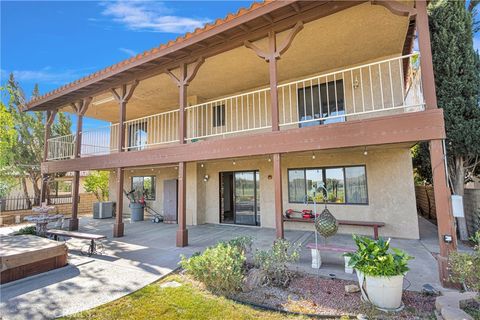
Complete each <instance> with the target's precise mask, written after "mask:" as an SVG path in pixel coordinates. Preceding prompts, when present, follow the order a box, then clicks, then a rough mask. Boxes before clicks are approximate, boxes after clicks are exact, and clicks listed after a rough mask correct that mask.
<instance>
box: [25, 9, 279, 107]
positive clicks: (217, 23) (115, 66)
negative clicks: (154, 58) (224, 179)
mask: <svg viewBox="0 0 480 320" xmlns="http://www.w3.org/2000/svg"><path fill="white" fill-rule="evenodd" d="M272 1H276V0H264V1H261V2H254V3H252V5H251V6H250V7H249V8H240V9H239V10H238V11H237V12H236V13H235V14H233V13H229V14H228V15H227V16H226V17H225V18H224V19H217V20H215V23H213V24H211V23H207V24H205V25H204V26H203V27H202V28H196V29H195V30H194V31H193V33H192V32H187V33H186V34H185V35H183V36H179V37H177V38H176V39H175V40H170V41H168V42H167V43H166V44H161V45H159V46H158V47H155V48H152V49H150V50H147V51H144V52H143V53H139V54H137V55H136V56H134V57H131V58H129V59H125V60H122V61H120V62H118V63H116V64H113V65H111V66H108V67H106V68H104V69H102V70H99V71H97V72H94V73H92V74H89V75H87V76H85V77H83V78H80V79H77V80H75V81H72V82H70V83H68V84H66V85H63V86H61V87H58V88H56V89H54V90H53V91H50V92H47V93H46V94H44V95H42V96H39V97H37V98H34V99H32V100H30V101H29V102H28V103H27V106H28V108H30V107H31V106H32V105H33V104H34V103H35V104H37V103H39V102H42V101H43V100H46V99H48V98H49V97H50V96H52V95H54V94H57V93H60V92H62V91H64V90H66V89H68V88H71V87H73V86H75V85H79V84H81V83H83V82H85V81H87V80H92V79H94V78H96V77H99V76H100V75H104V74H105V73H107V72H112V71H114V70H116V69H118V68H119V67H124V66H127V65H129V64H132V63H134V62H136V61H138V60H140V59H142V58H144V57H148V56H150V55H152V54H154V53H158V52H159V51H160V50H164V49H167V48H169V47H171V46H173V45H175V44H178V43H181V42H183V41H185V40H187V39H190V38H192V37H194V36H197V35H199V34H201V33H203V32H205V31H208V30H211V29H214V28H216V27H219V26H220V25H222V24H224V23H226V22H229V21H231V20H233V19H236V18H238V17H241V16H243V15H245V14H247V13H249V12H252V11H254V10H256V9H258V8H261V7H263V6H265V5H267V4H268V3H270V2H272ZM277 1H279V0H277ZM280 1H281V0H280Z"/></svg>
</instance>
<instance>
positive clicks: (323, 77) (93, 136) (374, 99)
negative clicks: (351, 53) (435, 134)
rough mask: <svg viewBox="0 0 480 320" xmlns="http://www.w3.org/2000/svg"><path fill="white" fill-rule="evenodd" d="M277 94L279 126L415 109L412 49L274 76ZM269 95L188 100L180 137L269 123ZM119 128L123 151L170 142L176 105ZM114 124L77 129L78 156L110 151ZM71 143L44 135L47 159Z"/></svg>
mask: <svg viewBox="0 0 480 320" xmlns="http://www.w3.org/2000/svg"><path fill="white" fill-rule="evenodd" d="M277 95H278V111H279V125H280V129H281V130H288V129H292V128H302V127H310V126H318V125H329V124H334V123H338V122H348V121H352V120H362V119H367V118H371V117H378V116H387V115H392V114H398V113H403V112H416V111H422V110H423V109H424V99H423V93H422V87H421V70H420V65H419V54H418V53H413V54H410V55H405V56H401V57H396V58H391V59H386V60H382V61H376V62H372V63H366V64H363V65H359V66H354V67H351V68H345V69H341V70H335V71H332V72H328V73H324V74H319V75H315V76H311V77H306V78H302V79H295V80H293V81H290V82H287V83H281V84H279V85H278V86H277ZM270 97H271V93H270V88H258V89H256V90H252V91H248V92H243V93H239V94H235V95H232V96H227V97H222V98H219V99H215V100H212V101H207V102H203V103H199V104H195V105H191V106H189V107H187V108H186V110H185V124H186V140H187V141H186V142H188V143H195V142H197V141H201V140H207V139H215V138H217V139H218V138H226V137H228V136H233V135H245V134H252V133H256V132H262V131H270V130H271V126H272V124H271V119H272V114H271V101H270ZM127 108H128V107H127ZM124 128H125V136H126V141H125V146H126V147H125V150H124V151H136V150H142V149H148V148H159V147H162V146H165V145H168V144H175V143H178V142H179V132H178V131H179V110H178V109H174V110H170V111H167V112H163V113H158V114H154V115H149V116H146V117H143V118H138V119H133V120H128V121H126V122H125V123H124ZM118 130H119V126H118V124H112V125H111V126H107V127H103V128H97V129H94V130H89V131H84V132H82V133H81V134H82V145H81V154H80V157H89V156H97V155H105V154H110V153H114V152H117V151H118V150H117V149H116V148H117V145H118ZM74 146H75V135H67V136H61V137H53V138H51V139H49V140H48V158H47V160H50V161H53V160H64V159H71V158H73V157H74V149H75V147H74Z"/></svg>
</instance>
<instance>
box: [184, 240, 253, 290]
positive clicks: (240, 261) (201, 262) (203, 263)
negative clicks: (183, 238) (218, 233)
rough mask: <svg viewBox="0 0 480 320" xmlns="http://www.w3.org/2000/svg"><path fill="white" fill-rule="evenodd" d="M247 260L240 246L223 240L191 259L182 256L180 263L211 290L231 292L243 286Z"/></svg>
mask: <svg viewBox="0 0 480 320" xmlns="http://www.w3.org/2000/svg"><path fill="white" fill-rule="evenodd" d="M245 261H246V258H245V254H244V252H243V251H242V249H241V248H240V247H239V246H237V245H232V244H229V243H225V242H221V243H219V244H217V245H216V246H214V247H210V248H207V249H206V250H205V251H204V252H203V253H201V254H198V255H193V256H192V257H191V258H190V259H187V258H186V257H185V256H182V260H181V261H180V265H181V266H182V268H183V269H185V271H186V272H187V273H188V274H190V275H192V276H193V278H194V279H196V280H198V281H201V282H203V284H205V286H206V287H207V288H208V289H210V290H211V291H213V292H215V293H221V294H231V293H233V292H235V291H237V290H239V289H240V288H241V287H242V283H243V279H244V274H245Z"/></svg>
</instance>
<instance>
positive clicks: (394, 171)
mask: <svg viewBox="0 0 480 320" xmlns="http://www.w3.org/2000/svg"><path fill="white" fill-rule="evenodd" d="M235 163H236V164H235V165H233V161H232V160H224V161H215V162H207V163H204V164H203V167H202V164H201V163H189V164H188V165H187V224H188V225H195V224H203V223H219V203H220V199H219V178H220V177H219V173H220V172H224V171H249V170H258V171H259V173H260V211H261V213H260V214H261V218H260V223H261V226H262V227H268V228H275V216H274V193H273V190H274V184H273V179H272V177H271V176H272V175H273V165H272V162H269V161H268V157H267V156H265V157H262V158H253V159H236V160H235ZM349 165H365V166H366V171H367V186H368V200H369V203H368V205H343V204H332V205H329V209H330V211H331V212H332V213H333V214H334V215H335V217H337V218H338V219H345V220H365V221H382V222H385V224H386V225H385V227H383V228H380V235H383V236H392V237H399V238H410V239H418V238H419V230H418V220H417V212H416V206H415V191H414V184H413V177H412V175H413V173H412V161H411V157H410V150H409V149H408V148H385V149H375V150H370V151H369V152H368V155H367V156H365V155H363V150H356V151H348V152H345V151H336V152H333V153H325V152H322V153H316V158H315V160H313V159H312V158H311V154H290V155H283V156H282V181H283V202H284V209H285V210H286V209H288V208H292V209H304V208H305V207H306V206H305V205H303V204H293V203H288V188H287V186H288V176H287V169H288V168H302V167H326V166H349ZM143 174H145V175H155V176H156V177H157V178H156V187H157V189H156V193H157V194H156V197H157V198H156V200H155V201H154V202H151V206H152V207H153V208H154V209H156V210H157V209H158V210H159V212H162V209H163V202H162V197H163V180H164V179H175V178H176V176H177V171H176V169H175V168H160V169H154V171H152V170H151V169H142V170H133V172H131V170H126V171H125V185H126V187H128V188H129V187H130V177H131V176H132V175H143ZM205 175H208V176H209V179H208V181H207V182H205V181H204V179H203V178H204V176H205ZM269 176H270V177H269ZM114 179H115V177H114V174H112V175H111V195H112V199H114V198H115V187H114V181H115V180H114ZM309 207H310V208H312V209H313V205H309ZM124 208H125V209H124V212H129V208H128V201H127V200H126V199H124ZM320 209H321V206H319V210H320ZM285 228H286V229H300V230H312V225H310V224H305V223H292V222H287V223H285ZM339 232H340V233H359V234H367V235H372V232H373V231H372V229H371V228H365V227H347V226H341V227H340V230H339Z"/></svg>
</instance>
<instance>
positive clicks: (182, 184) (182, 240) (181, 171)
mask: <svg viewBox="0 0 480 320" xmlns="http://www.w3.org/2000/svg"><path fill="white" fill-rule="evenodd" d="M186 175H187V168H186V163H185V162H179V163H178V230H177V247H185V246H188V230H187V225H186V222H187V211H186V207H187V203H186V191H187V182H186Z"/></svg>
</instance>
